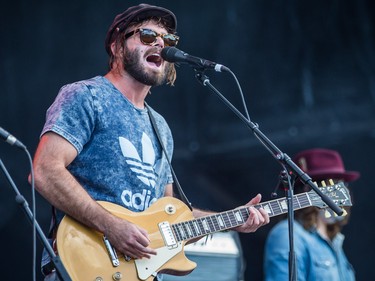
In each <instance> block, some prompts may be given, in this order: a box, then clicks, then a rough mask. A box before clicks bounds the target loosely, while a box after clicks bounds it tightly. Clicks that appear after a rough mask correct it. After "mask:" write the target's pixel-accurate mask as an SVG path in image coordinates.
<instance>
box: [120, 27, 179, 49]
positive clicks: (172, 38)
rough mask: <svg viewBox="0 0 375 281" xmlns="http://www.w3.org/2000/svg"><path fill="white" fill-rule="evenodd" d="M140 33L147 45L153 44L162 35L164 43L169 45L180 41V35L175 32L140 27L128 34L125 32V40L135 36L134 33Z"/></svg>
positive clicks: (171, 45)
mask: <svg viewBox="0 0 375 281" xmlns="http://www.w3.org/2000/svg"><path fill="white" fill-rule="evenodd" d="M136 33H139V38H140V39H141V42H142V43H143V44H145V45H151V44H153V43H155V42H156V38H158V37H160V38H161V39H163V41H164V45H165V46H168V47H173V46H176V45H177V43H178V40H179V39H180V37H178V36H177V35H174V34H170V33H164V34H163V33H157V32H156V31H153V30H152V29H148V28H138V29H136V30H133V31H131V32H129V33H127V34H125V36H124V38H125V40H126V39H128V38H129V37H131V36H133V35H134V34H136Z"/></svg>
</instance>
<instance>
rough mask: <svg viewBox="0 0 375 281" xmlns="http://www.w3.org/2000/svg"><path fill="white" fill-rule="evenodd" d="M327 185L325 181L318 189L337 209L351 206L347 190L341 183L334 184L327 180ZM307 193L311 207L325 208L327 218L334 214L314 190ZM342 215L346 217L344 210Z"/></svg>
mask: <svg viewBox="0 0 375 281" xmlns="http://www.w3.org/2000/svg"><path fill="white" fill-rule="evenodd" d="M328 183H329V185H327V184H326V182H325V181H322V182H321V184H322V186H320V187H318V188H319V189H320V191H321V192H322V193H323V194H324V195H326V196H328V197H329V198H330V199H331V200H332V201H333V202H334V203H335V204H336V205H337V206H339V207H345V206H352V201H351V198H350V193H349V190H348V188H347V187H346V186H345V184H344V183H343V182H338V183H334V182H333V181H332V180H329V181H328ZM308 193H309V197H310V199H311V204H312V205H313V206H316V207H318V208H321V209H322V208H327V212H326V216H327V217H329V216H331V215H332V214H334V213H333V212H332V210H331V209H329V208H328V206H327V204H326V203H324V201H323V200H322V199H321V198H320V196H319V195H318V194H316V192H315V191H314V190H311V191H309V192H308ZM334 215H335V214H334ZM343 215H346V212H345V210H344V214H343Z"/></svg>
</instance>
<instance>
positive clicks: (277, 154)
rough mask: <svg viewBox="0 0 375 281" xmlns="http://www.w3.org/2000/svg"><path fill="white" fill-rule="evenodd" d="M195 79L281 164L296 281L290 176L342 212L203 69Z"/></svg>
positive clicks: (292, 271) (291, 274)
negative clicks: (215, 96)
mask: <svg viewBox="0 0 375 281" xmlns="http://www.w3.org/2000/svg"><path fill="white" fill-rule="evenodd" d="M195 71H196V75H195V77H196V78H197V79H198V81H199V82H200V83H201V84H202V85H203V86H206V87H208V88H209V89H210V90H211V91H212V92H213V93H215V94H216V95H217V96H218V97H219V99H220V100H221V101H222V102H224V104H225V105H226V106H227V107H229V109H231V110H232V111H233V112H234V114H235V115H237V117H238V118H240V120H242V121H243V122H244V123H245V124H246V125H247V126H248V127H249V128H250V129H251V130H252V131H253V133H254V135H255V137H256V138H257V139H258V140H259V141H260V143H261V144H262V145H263V146H264V147H265V148H266V149H267V150H268V151H269V152H270V153H271V155H272V156H273V157H274V158H275V159H276V160H277V161H278V162H279V163H280V164H281V166H282V167H283V169H284V171H285V172H286V176H287V180H288V186H289V188H288V192H287V202H288V222H289V237H290V238H289V247H290V255H289V280H292V281H295V280H297V275H296V266H295V262H296V261H295V254H294V245H293V244H294V240H293V222H294V221H293V218H294V217H293V186H292V184H291V181H290V175H291V174H293V175H294V176H295V177H296V178H299V179H300V180H301V181H302V183H304V184H305V185H308V186H310V187H311V188H312V189H313V190H314V191H315V192H316V193H317V194H318V195H319V196H320V197H321V198H322V200H323V202H325V203H326V204H327V205H328V207H329V208H331V209H332V210H333V211H334V212H335V213H336V214H337V215H339V216H341V215H342V214H343V211H342V210H341V209H340V208H339V207H338V206H337V205H336V204H335V203H334V202H333V201H332V200H331V199H330V198H329V197H328V196H326V195H325V194H323V192H321V190H320V189H319V188H318V187H317V186H316V185H315V184H314V183H313V182H312V180H311V178H310V176H309V175H308V174H306V173H305V172H303V171H302V170H301V169H300V168H299V167H298V166H297V165H296V164H295V163H294V162H293V161H292V160H291V158H290V157H289V156H288V155H287V154H286V153H284V152H282V151H281V150H280V149H279V148H278V147H277V146H276V145H275V144H274V143H272V142H271V141H270V140H269V139H268V138H267V137H266V136H265V135H264V134H263V133H262V131H261V130H260V129H259V125H258V124H256V123H253V122H252V121H251V120H250V119H247V118H246V117H245V116H244V115H243V114H242V113H241V112H240V111H239V110H238V109H237V108H236V107H235V106H234V105H233V104H232V103H231V102H229V101H228V100H227V99H226V98H225V97H224V96H223V95H222V94H221V93H220V91H219V90H218V89H216V88H215V87H214V86H213V85H212V84H211V83H210V80H209V78H208V77H207V76H206V75H205V74H204V69H197V68H195Z"/></svg>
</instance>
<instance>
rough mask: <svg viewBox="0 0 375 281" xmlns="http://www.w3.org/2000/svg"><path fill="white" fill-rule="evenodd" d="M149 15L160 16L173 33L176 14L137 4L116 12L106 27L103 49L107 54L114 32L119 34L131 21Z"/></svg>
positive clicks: (148, 16) (143, 18)
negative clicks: (107, 27)
mask: <svg viewBox="0 0 375 281" xmlns="http://www.w3.org/2000/svg"><path fill="white" fill-rule="evenodd" d="M151 17H160V18H162V19H163V21H164V22H165V24H166V27H167V28H169V29H170V32H172V33H175V32H176V29H177V19H176V16H175V15H174V14H173V13H172V12H171V11H170V10H168V9H165V8H162V7H158V6H152V5H148V4H139V5H137V6H133V7H130V8H128V9H127V10H125V11H124V12H122V13H121V14H118V15H117V16H116V17H115V19H114V21H113V23H112V24H111V26H110V27H109V29H108V32H107V35H106V38H105V49H106V51H107V53H108V54H111V51H110V50H111V47H110V46H111V43H112V42H113V41H114V40H115V38H116V36H114V32H115V31H116V33H117V34H119V33H120V32H121V31H123V30H125V29H126V28H127V27H128V26H129V25H130V24H131V23H136V22H141V21H144V20H146V19H148V18H151ZM116 29H117V30H116Z"/></svg>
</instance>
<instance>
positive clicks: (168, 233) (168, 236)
mask: <svg viewBox="0 0 375 281" xmlns="http://www.w3.org/2000/svg"><path fill="white" fill-rule="evenodd" d="M159 230H160V233H161V235H162V237H163V239H164V243H165V245H166V246H167V247H168V248H175V247H177V241H176V238H175V237H174V234H173V231H172V228H171V226H170V224H169V222H168V221H164V222H161V223H159Z"/></svg>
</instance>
